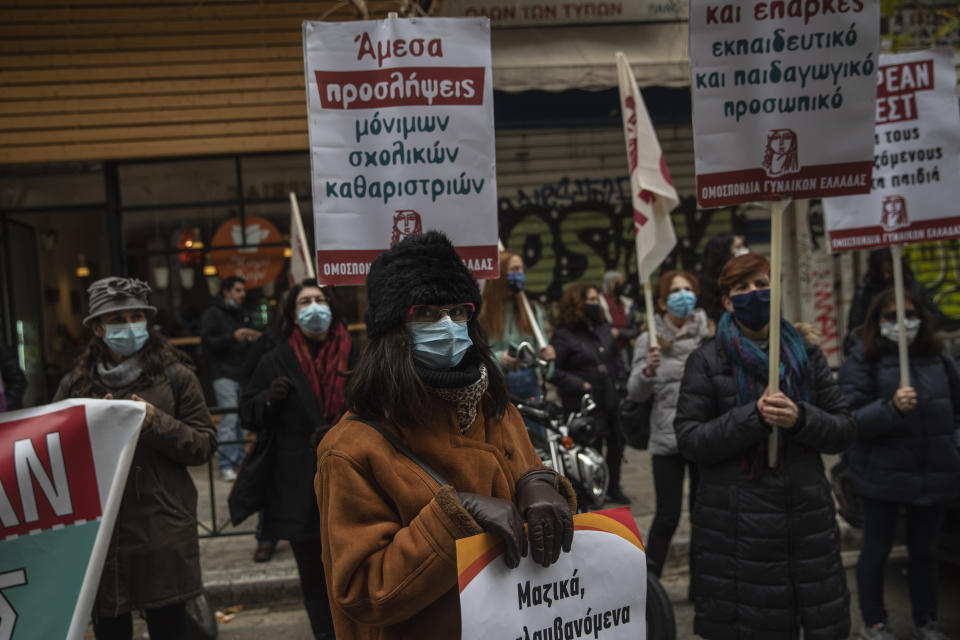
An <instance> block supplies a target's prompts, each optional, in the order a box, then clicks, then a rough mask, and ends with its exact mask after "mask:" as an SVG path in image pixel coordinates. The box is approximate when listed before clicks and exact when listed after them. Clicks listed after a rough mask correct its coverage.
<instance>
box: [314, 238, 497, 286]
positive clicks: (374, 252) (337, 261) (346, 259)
mask: <svg viewBox="0 0 960 640" xmlns="http://www.w3.org/2000/svg"><path fill="white" fill-rule="evenodd" d="M456 249H457V253H459V254H460V257H461V258H462V259H463V261H464V263H466V265H467V268H468V269H470V273H471V275H473V277H474V278H476V279H477V280H490V279H493V278H499V277H500V260H499V255H500V254H499V252H498V250H497V245H495V244H491V245H480V246H470V247H457V248H456ZM381 253H383V250H382V249H356V250H334V251H317V282H319V283H320V284H329V285H349V284H363V283H364V282H366V280H367V272H368V271H369V270H370V263H371V262H373V261H374V259H375V258H376V257H377V256H378V255H380V254H381Z"/></svg>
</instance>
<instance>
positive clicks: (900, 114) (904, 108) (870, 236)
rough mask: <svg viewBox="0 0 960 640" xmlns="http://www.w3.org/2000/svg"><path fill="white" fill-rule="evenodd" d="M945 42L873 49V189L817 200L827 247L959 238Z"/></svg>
mask: <svg viewBox="0 0 960 640" xmlns="http://www.w3.org/2000/svg"><path fill="white" fill-rule="evenodd" d="M956 81H957V79H956V70H955V68H954V66H953V52H952V51H951V50H950V49H932V50H928V51H915V52H911V53H903V54H898V55H883V56H880V67H879V68H878V70H877V99H876V105H877V111H876V131H875V133H874V156H873V190H872V191H871V192H870V193H869V194H868V195H862V196H849V197H844V198H829V199H825V200H824V201H823V205H824V211H825V213H826V216H827V233H828V235H829V238H830V249H831V250H832V251H845V250H850V249H872V248H876V247H884V246H890V245H894V244H906V243H915V242H929V241H936V240H948V239H950V238H958V237H960V212H958V210H957V202H960V111H958V108H957V98H956V95H955V94H954V87H955V86H956Z"/></svg>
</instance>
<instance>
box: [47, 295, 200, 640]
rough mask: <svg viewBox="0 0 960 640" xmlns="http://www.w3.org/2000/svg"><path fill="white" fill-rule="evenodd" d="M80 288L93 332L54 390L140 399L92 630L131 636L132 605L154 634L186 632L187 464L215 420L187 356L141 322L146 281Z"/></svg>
mask: <svg viewBox="0 0 960 640" xmlns="http://www.w3.org/2000/svg"><path fill="white" fill-rule="evenodd" d="M87 292H88V294H89V296H90V312H89V315H88V316H87V317H86V318H84V320H83V323H84V324H85V325H86V326H87V327H89V328H90V329H91V330H92V331H93V334H94V335H93V337H92V338H91V340H90V342H89V343H88V344H87V348H86V350H85V351H84V353H83V354H82V355H81V356H80V357H79V358H78V359H77V361H76V363H75V364H74V367H73V369H72V371H70V373H68V374H67V375H66V376H64V378H63V380H62V381H61V382H60V386H59V388H58V389H57V393H56V395H55V396H54V400H62V399H64V398H103V399H107V400H109V399H118V400H119V399H124V400H134V401H138V402H144V403H145V404H146V405H147V412H146V417H145V418H144V422H143V425H142V427H141V429H140V436H139V440H138V442H137V448H136V450H135V451H134V454H133V462H132V464H131V465H130V474H129V476H128V478H127V484H126V487H125V488H124V492H123V499H122V501H121V503H120V512H119V513H118V515H117V523H116V528H115V530H114V533H113V542H112V543H111V545H110V549H109V551H108V552H107V558H106V561H105V563H104V566H103V575H102V577H101V580H100V586H99V588H98V590H97V597H96V600H95V602H94V608H93V622H94V632H95V634H96V637H97V638H100V639H101V640H102V639H105V638H109V639H113V638H122V639H123V640H128V639H130V638H132V635H133V626H132V616H131V612H133V611H136V610H140V611H144V612H145V614H146V618H147V627H148V628H149V631H150V636H151V637H153V638H181V637H188V635H187V630H188V626H187V625H188V622H189V618H188V616H187V608H186V603H187V601H189V600H192V599H194V598H197V597H200V596H202V593H203V590H202V583H201V580H200V554H199V542H198V539H197V517H196V513H197V491H196V488H195V487H194V485H193V480H192V479H191V478H190V475H189V473H188V472H187V467H188V466H190V465H199V464H203V463H205V462H206V461H207V460H209V459H210V457H211V456H212V455H213V453H214V451H215V450H216V447H217V432H216V428H215V427H214V426H213V421H212V419H211V418H210V413H209V411H207V404H206V400H205V399H204V397H203V392H202V390H201V388H200V383H199V382H198V381H197V378H196V376H195V375H194V374H193V371H192V369H191V368H190V367H189V366H187V364H186V362H187V358H186V356H185V355H184V354H182V353H180V352H178V351H177V350H176V349H174V348H173V347H172V346H170V344H169V343H168V342H167V341H166V339H164V338H163V337H162V336H160V335H157V334H156V333H154V332H153V331H152V330H151V329H150V328H149V327H148V319H149V317H152V316H153V315H155V314H156V312H157V310H156V308H155V307H153V306H151V305H150V303H149V300H148V296H149V294H150V287H149V286H148V285H147V283H145V282H143V281H141V280H137V279H135V278H117V277H113V278H104V279H102V280H98V281H96V282H94V283H93V284H92V285H90V288H89V289H88V290H87ZM91 428H93V429H96V428H97V425H96V424H93V425H91Z"/></svg>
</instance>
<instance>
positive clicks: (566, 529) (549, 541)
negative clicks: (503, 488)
mask: <svg viewBox="0 0 960 640" xmlns="http://www.w3.org/2000/svg"><path fill="white" fill-rule="evenodd" d="M559 483H560V479H559V476H557V472H556V471H551V470H549V469H536V470H534V471H529V472H527V473H525V474H524V475H523V477H522V478H520V479H519V480H518V481H517V504H518V505H519V507H520V513H522V514H523V517H524V518H526V520H527V524H528V525H529V530H530V551H531V553H532V554H533V559H534V561H535V562H536V563H537V564H539V565H542V566H544V567H549V566H550V565H551V564H553V563H554V562H556V561H557V559H558V558H559V557H560V549H561V548H562V549H563V551H565V552H567V551H570V545H571V544H572V543H573V515H572V514H571V513H570V505H569V504H568V503H567V501H566V499H564V497H563V496H562V495H560V492H559V490H558V487H559Z"/></svg>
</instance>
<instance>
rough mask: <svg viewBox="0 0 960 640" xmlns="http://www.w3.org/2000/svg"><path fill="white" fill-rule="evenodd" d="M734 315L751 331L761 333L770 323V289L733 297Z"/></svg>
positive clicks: (731, 299)
mask: <svg viewBox="0 0 960 640" xmlns="http://www.w3.org/2000/svg"><path fill="white" fill-rule="evenodd" d="M730 301H731V302H733V315H734V316H735V317H736V318H737V320H739V321H740V324H742V325H743V326H745V327H746V328H747V329H750V330H751V331H760V329H763V328H764V327H765V326H767V325H768V324H769V323H770V289H757V290H755V291H751V292H750V293H740V294H738V295H735V296H731V298H730Z"/></svg>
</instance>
